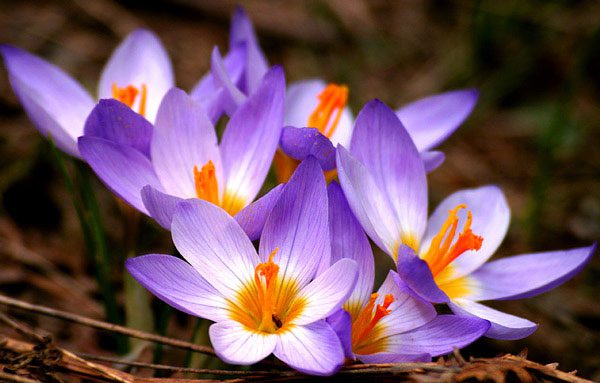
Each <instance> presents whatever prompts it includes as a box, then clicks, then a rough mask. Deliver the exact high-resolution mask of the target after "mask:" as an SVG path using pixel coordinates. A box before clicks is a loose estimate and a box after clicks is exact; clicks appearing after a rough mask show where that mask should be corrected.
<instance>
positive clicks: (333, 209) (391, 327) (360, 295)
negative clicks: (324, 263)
mask: <svg viewBox="0 0 600 383" xmlns="http://www.w3.org/2000/svg"><path fill="white" fill-rule="evenodd" d="M328 197H329V230H330V236H331V261H332V262H337V261H339V260H341V259H344V258H349V259H352V260H354V261H355V262H356V264H357V265H358V279H357V282H356V287H355V288H354V291H353V292H352V295H350V297H349V298H348V300H347V301H346V302H345V303H344V306H343V310H340V311H339V312H337V313H336V314H334V315H333V316H331V317H330V318H329V319H328V321H329V323H331V324H332V326H333V327H334V329H335V330H336V332H337V333H338V335H339V336H340V339H341V341H342V344H343V345H344V349H345V352H346V356H347V357H348V358H351V359H358V360H360V361H362V362H364V363H394V362H409V361H428V360H431V357H434V356H439V355H443V354H447V353H449V352H451V351H452V350H453V348H454V347H458V348H461V347H464V346H466V345H468V344H470V343H471V342H473V341H475V340H476V339H478V338H479V337H481V336H482V335H483V334H485V332H486V331H487V330H488V329H489V327H490V323H489V322H488V321H486V320H483V319H479V318H475V317H472V316H468V317H467V316H457V315H437V313H436V311H435V308H434V307H433V305H432V304H431V303H429V302H427V301H426V300H424V299H422V298H420V297H418V296H416V295H415V294H414V293H413V292H412V291H411V290H410V289H409V288H408V287H407V286H406V285H405V284H404V283H403V282H402V281H400V280H399V279H398V276H397V274H396V273H395V272H394V271H390V272H389V274H388V276H387V278H386V279H385V281H384V282H383V284H382V285H381V287H380V288H379V290H378V291H377V292H376V293H374V294H371V292H372V291H373V280H374V278H375V273H374V269H375V264H374V259H373V253H372V250H371V246H370V244H369V240H368V239H367V236H366V235H365V233H364V231H363V230H362V227H361V226H360V224H359V223H358V221H357V220H356V218H355V217H354V214H352V212H351V210H350V207H349V206H348V202H347V201H346V198H345V196H344V194H343V192H342V190H341V188H340V186H339V185H338V184H337V183H336V182H335V181H334V182H332V183H331V184H330V185H329V187H328Z"/></svg>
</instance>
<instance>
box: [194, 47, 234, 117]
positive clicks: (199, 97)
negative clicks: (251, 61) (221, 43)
mask: <svg viewBox="0 0 600 383" xmlns="http://www.w3.org/2000/svg"><path fill="white" fill-rule="evenodd" d="M245 65H246V46H245V45H243V44H239V45H238V46H235V47H232V48H231V49H230V51H229V53H227V55H226V56H225V57H224V58H223V67H224V68H225V71H226V73H227V76H228V77H229V79H231V81H232V82H233V84H235V85H236V86H238V87H239V86H240V84H241V82H242V77H243V74H244V69H245ZM190 96H191V97H192V98H193V99H194V100H196V102H198V103H200V105H202V107H203V108H204V109H205V110H206V113H207V114H208V116H209V118H210V120H211V121H212V122H213V123H216V122H217V121H218V120H219V118H220V117H221V115H222V114H223V112H224V110H223V102H224V97H228V95H226V94H225V90H224V89H223V88H222V87H220V86H219V84H218V83H217V81H215V78H214V77H213V75H212V73H211V72H208V73H207V74H205V75H204V76H203V77H202V79H200V81H199V82H198V84H196V86H195V87H194V89H192V91H191V93H190Z"/></svg>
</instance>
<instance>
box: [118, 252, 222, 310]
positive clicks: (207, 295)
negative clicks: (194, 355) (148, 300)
mask: <svg viewBox="0 0 600 383" xmlns="http://www.w3.org/2000/svg"><path fill="white" fill-rule="evenodd" d="M125 267H127V271H129V273H130V274H131V275H132V276H133V277H134V278H135V279H136V280H137V281H138V282H139V283H140V284H141V285H142V286H144V287H145V288H146V289H148V290H150V292H151V293H152V294H154V295H156V296H157V297H159V298H160V299H162V300H163V301H165V302H166V303H168V304H169V305H171V306H173V307H175V308H176V309H178V310H180V311H183V312H185V313H188V314H190V315H195V316H198V317H202V318H206V319H210V320H212V321H221V320H226V319H227V318H228V316H229V312H228V310H227V308H228V303H227V301H226V300H225V298H224V297H223V296H222V295H221V294H219V292H218V291H217V290H215V288H214V287H212V286H211V285H210V284H209V283H208V282H207V281H206V280H205V279H204V278H202V277H201V276H200V274H198V272H197V271H196V270H194V268H193V267H192V266H190V265H189V264H187V263H186V262H184V261H182V260H181V259H179V258H176V257H173V256H170V255H164V254H149V255H144V256H141V257H135V258H129V259H128V260H127V262H126V263H125Z"/></svg>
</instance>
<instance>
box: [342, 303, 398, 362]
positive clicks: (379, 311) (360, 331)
mask: <svg viewBox="0 0 600 383" xmlns="http://www.w3.org/2000/svg"><path fill="white" fill-rule="evenodd" d="M378 297H379V294H377V293H373V294H371V298H370V299H369V303H367V304H366V305H365V307H364V308H363V309H362V310H361V311H360V313H359V314H358V316H357V317H356V320H354V322H353V323H352V349H353V350H355V351H356V350H358V349H360V348H362V347H361V346H364V345H365V343H368V342H366V341H368V339H369V333H370V332H371V331H373V329H374V328H375V326H376V325H377V323H379V321H380V320H381V318H383V317H385V316H387V315H389V314H390V313H391V312H392V310H390V309H389V307H390V305H391V304H392V303H393V302H394V301H395V300H396V299H395V298H394V296H393V295H392V294H387V295H386V296H385V297H384V299H383V304H382V305H377V306H375V301H376V300H377V298H378ZM373 309H375V312H373ZM361 353H364V354H370V352H361Z"/></svg>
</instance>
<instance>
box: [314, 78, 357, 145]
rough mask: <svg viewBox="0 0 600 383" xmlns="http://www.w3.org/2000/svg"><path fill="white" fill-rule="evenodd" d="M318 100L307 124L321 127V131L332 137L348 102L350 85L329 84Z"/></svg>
mask: <svg viewBox="0 0 600 383" xmlns="http://www.w3.org/2000/svg"><path fill="white" fill-rule="evenodd" d="M317 100H318V101H319V104H318V105H317V107H316V108H315V110H313V112H312V113H311V115H310V116H309V117H308V123H307V125H308V126H309V127H311V128H317V129H319V132H321V133H322V134H323V135H325V136H326V137H327V138H331V136H332V135H333V133H334V132H335V129H336V128H337V125H338V123H339V122H340V117H341V115H342V111H343V110H344V107H345V106H346V103H347V102H348V87H347V86H345V85H337V84H329V85H327V86H326V87H325V89H324V90H323V91H322V92H321V93H319V95H318V96H317Z"/></svg>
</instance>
